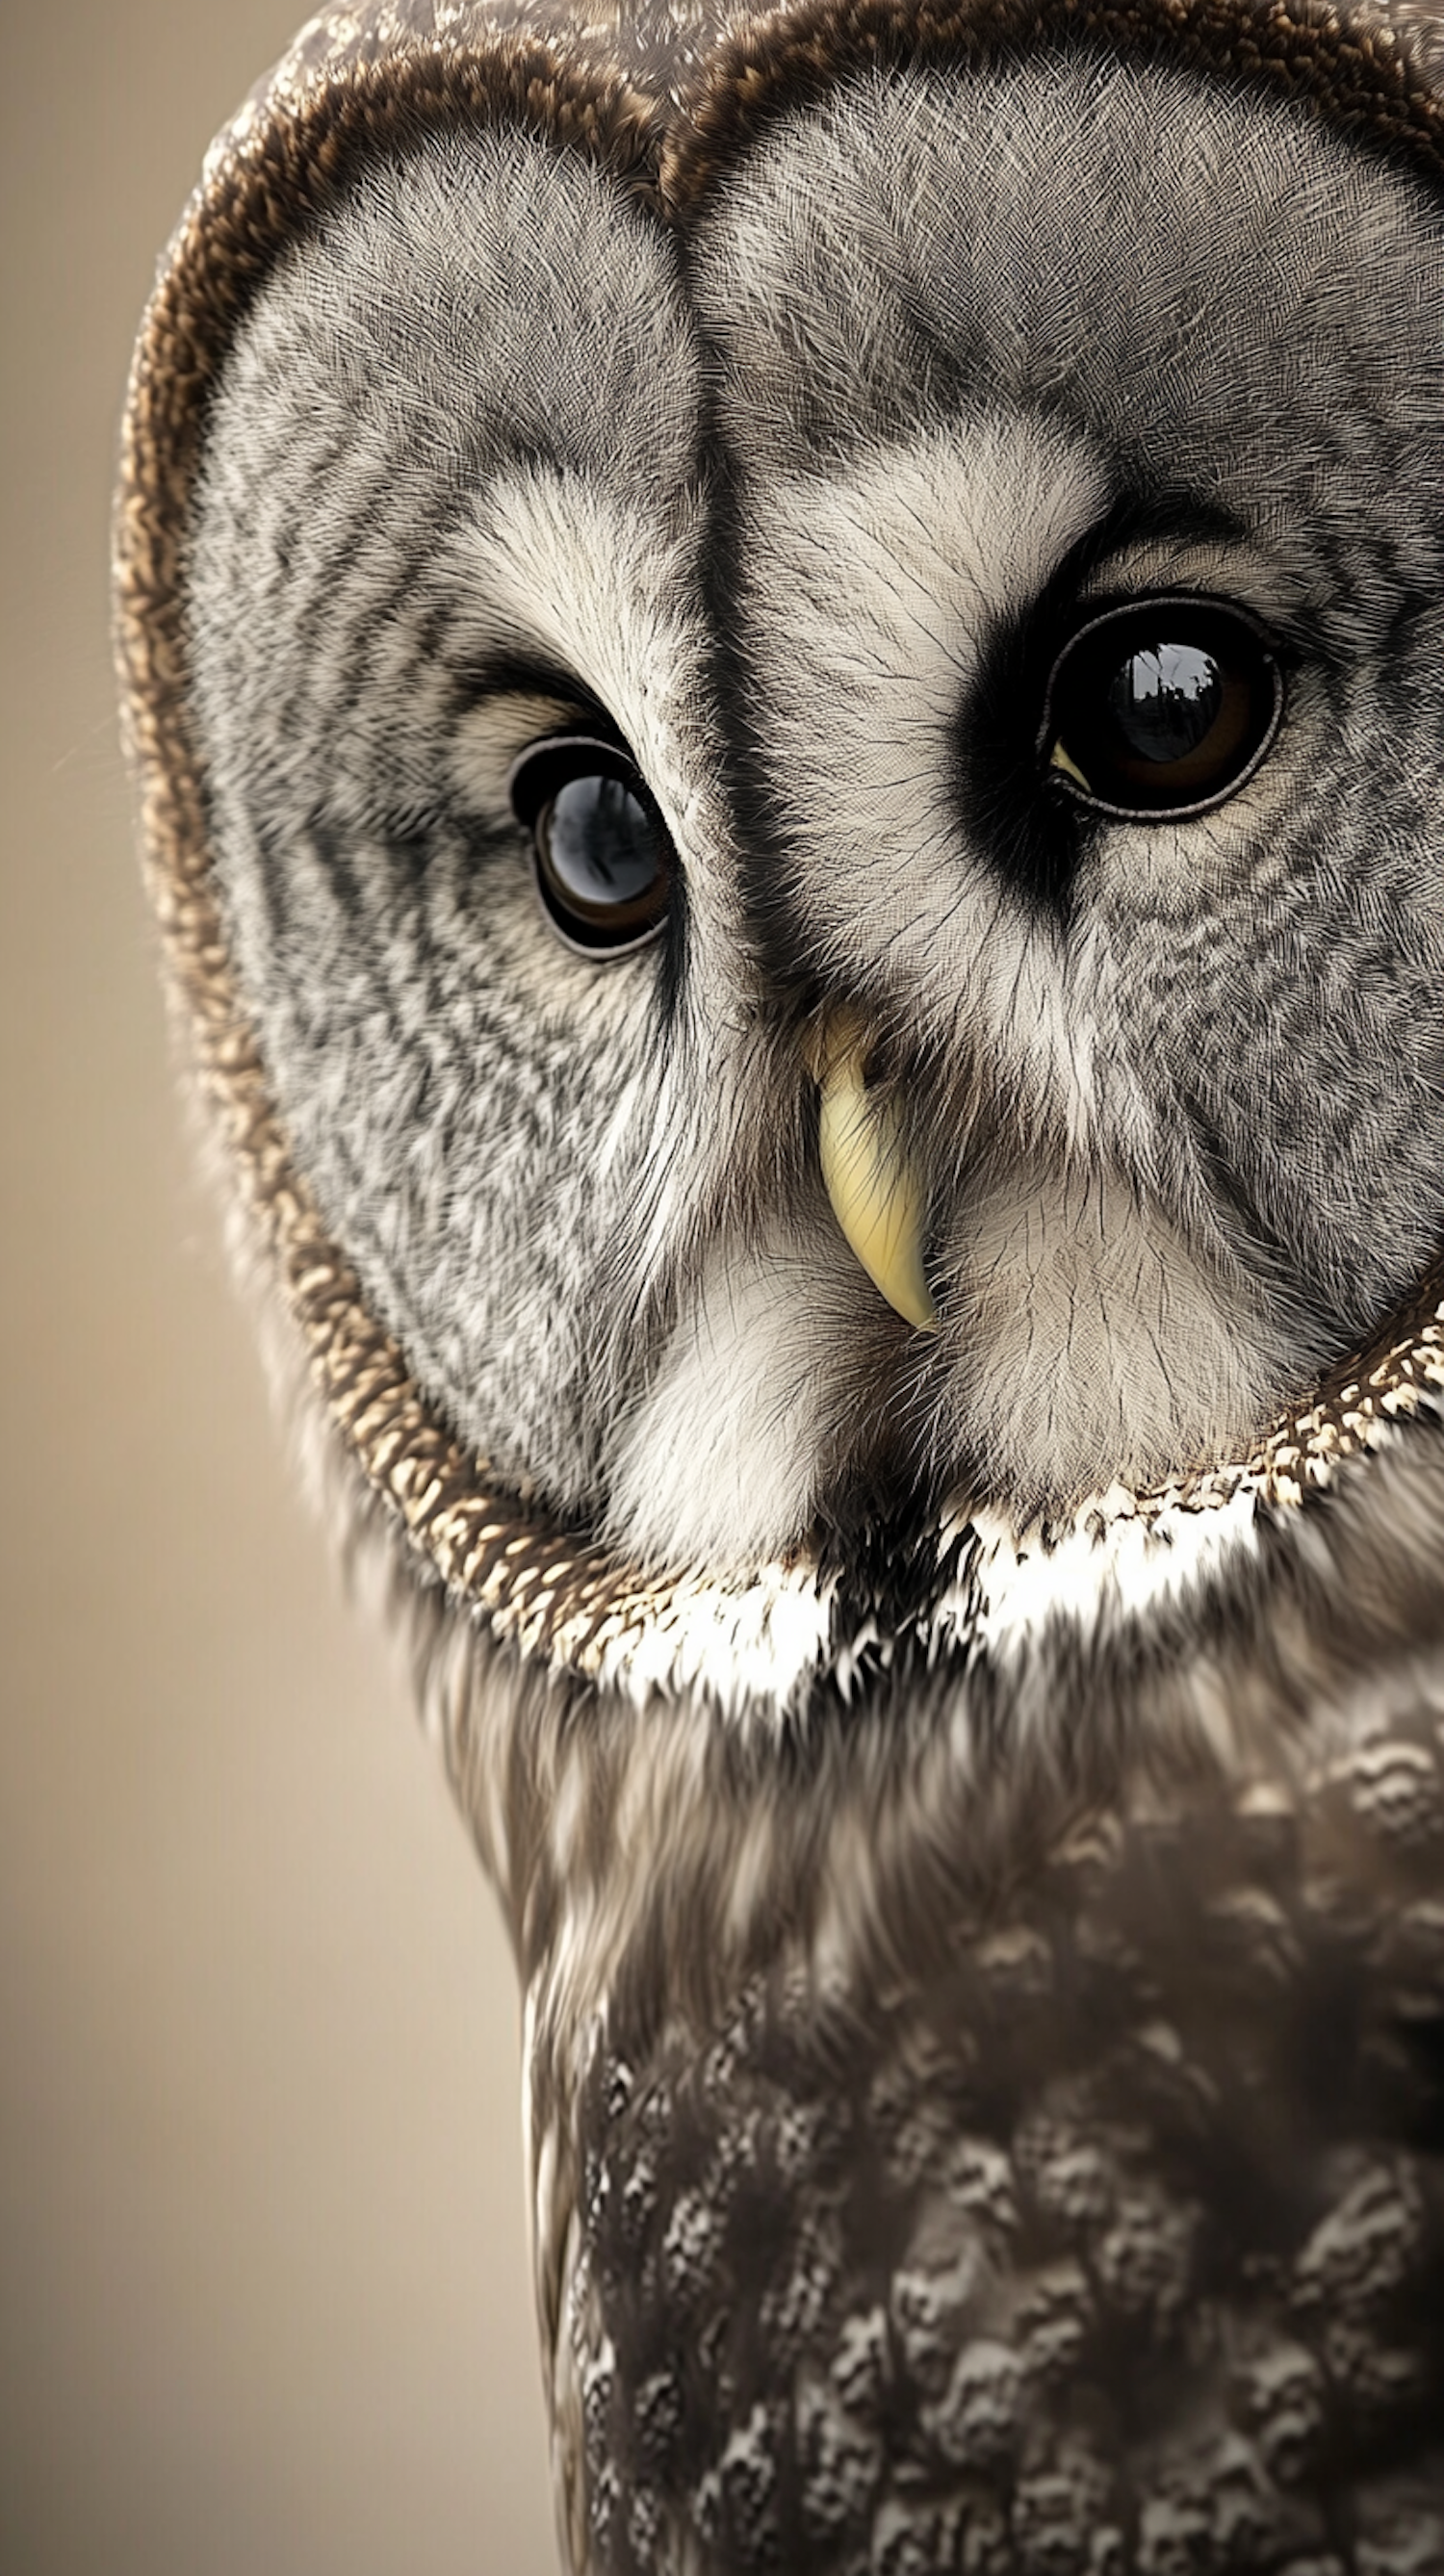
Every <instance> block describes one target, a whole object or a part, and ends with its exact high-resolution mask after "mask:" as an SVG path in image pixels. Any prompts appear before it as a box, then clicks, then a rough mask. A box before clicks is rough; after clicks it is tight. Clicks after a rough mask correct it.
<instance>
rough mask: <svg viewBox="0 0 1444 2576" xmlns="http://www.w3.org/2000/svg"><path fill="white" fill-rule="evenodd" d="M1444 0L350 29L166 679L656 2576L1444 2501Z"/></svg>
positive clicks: (288, 1362)
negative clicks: (471, 1839)
mask: <svg viewBox="0 0 1444 2576" xmlns="http://www.w3.org/2000/svg"><path fill="white" fill-rule="evenodd" d="M1441 77H1444V76H1441V54H1440V46H1439V40H1438V36H1437V33H1436V31H1435V29H1434V26H1433V23H1432V21H1431V20H1430V18H1429V17H1428V15H1427V14H1425V13H1420V12H1410V11H1406V10H1402V9H1401V10H1399V11H1398V12H1396V13H1395V14H1393V15H1392V16H1387V15H1384V14H1381V13H1374V12H1370V11H1368V10H1358V11H1354V12H1351V13H1350V14H1349V15H1348V16H1347V17H1340V16H1337V15H1335V14H1334V13H1333V12H1332V11H1330V10H1327V9H1323V8H1318V7H1314V6H1312V5H1309V0H1294V5H1293V6H1291V7H1290V8H1288V9H1283V8H1279V9H1267V10H1266V9H1262V8H1259V7H1256V6H1255V5H1253V0H1238V4H1237V5H1231V4H1230V5H1226V4H1225V0H1218V5H1212V0H1210V5H1206V6H1205V5H1202V0H1189V5H1185V6H1183V7H1182V8H1181V9H1178V10H1176V11H1175V10H1165V9H1163V8H1162V7H1159V8H1157V9H1149V8H1143V9H1138V10H1133V9H1129V10H1125V9H1122V8H1119V9H1110V8H1107V7H1100V8H1099V9H1097V10H1094V11H1089V12H1084V11H1080V10H1078V9H1076V8H1073V7H1071V6H1068V5H1065V0H1058V5H1053V0H1039V5H1026V6H1025V5H1020V0H995V5H989V6H983V5H978V0H975V5H973V6H964V7H961V8H959V9H958V10H956V11H951V12H943V13H941V14H939V13H927V12H922V11H914V10H911V9H909V8H908V7H906V6H903V5H901V0H893V5H883V0H866V5H862V6H860V7H858V8H856V9H852V10H848V9H845V8H841V7H839V6H837V5H836V0H807V5H804V6H798V7H792V8H784V9H782V10H780V11H779V12H777V13H776V14H775V15H773V16H770V17H767V18H762V17H754V16H751V15H748V14H746V13H742V12H737V11H732V12H728V11H721V12H718V13H716V14H713V13H712V12H711V11H710V10H707V9H702V8H699V9H697V10H688V9H684V8H682V7H680V6H679V7H678V8H677V10H676V11H675V13H671V12H667V11H662V12H659V13H652V14H648V13H645V12H644V13H641V14H637V15H632V16H629V17H628V18H627V19H626V20H625V21H619V22H617V23H615V24H614V23H612V21H611V20H610V19H609V18H606V17H601V18H598V19H596V20H584V19H582V18H580V17H579V18H577V19H576V20H571V19H568V18H567V17H566V16H565V15H563V14H562V13H561V12H559V11H558V12H552V13H547V12H542V13H540V14H538V13H535V12H534V13H531V14H530V15H528V16H527V17H526V18H525V19H523V18H521V17H520V16H515V17H514V16H513V15H512V14H511V13H510V12H508V11H506V10H502V9H498V10H496V11H486V10H483V9H481V8H477V7H472V6H470V5H457V6H454V7H450V8H447V9H441V8H438V9H436V10H435V11H433V10H432V9H431V8H429V7H426V8H423V7H421V6H420V5H419V0H417V5H415V6H412V5H409V4H408V5H404V6H396V7H385V8H377V9H375V10H373V11H370V12H367V11H364V10H363V11H360V12H354V11H349V10H348V11H346V12H344V13H342V12H338V13H334V14H333V15H332V16H331V17H329V18H323V19H321V20H318V21H316V22H315V24H314V25H313V27H312V28H311V29H309V30H307V31H306V33H305V34H304V35H303V36H302V37H301V38H300V39H298V41H297V46H296V48H295V49H294V51H293V54H292V55H291V56H290V57H288V58H287V61H286V62H285V63H284V64H283V65H282V66H281V67H280V69H279V71H278V72H277V73H276V74H274V75H273V76H272V78H271V80H270V82H269V83H267V84H265V85H263V86H262V88H261V89H260V90H259V91H258V92H257V93H256V95H255V97H254V98H253V99H252V101H251V102H249V103H248V106H247V107H246V109H245V110H244V111H243V112H242V114H241V116H240V117H239V118H238V119H237V120H236V122H235V123H234V125H233V126H232V127H231V128H230V129H228V132H227V134H226V135H225V136H224V137H223V138H222V140H221V142H220V144H219V145H218V146H217V147H216V150H215V152H214V153H213V155H212V159H211V161H210V163H209V164H208V166H207V173H206V177H205V179H204V181H203V183H202V187H201V189H200V191H199V193H198V196H197V198H196V200H195V202H194V204H193V206H192V208H191V210H190V212H189V214H188V215H187V218H186V219H185V222H184V223H183V225H182V228H181V230H180V232H179V234H178V235H177V239H176V242H175V244H174V246H173V249H172V253H171V256H170V259H169V262H168V264H167V266H166V267H165V268H164V269H163V271H162V276H161V282H160V285H159V287H158V289H157V294H156V298H155V300H154V302H153V304H152V307H151V309H150V313H149V315H148V317H147V321H146V324H145V327H144V330H143V333H142V338H141V343H140V347H139V351H138V355H137V362H136V370H135V376H134V380H133V387H132V397H131V408H130V413H129V418H128V429H127V449H126V465H125V477H124V482H123V487H122V497H121V512H120V519H119V554H120V573H119V600H120V636H121V649H122V659H123V666H124V674H125V681H126V689H127V706H128V713H129V720H130V725H131V731H132V738H133V741H134V745H135V750H136V756H137V766H138V771H139V775H140V780H141V785H142V793H143V798H144V806H145V821H146V837H147V850H148V856H149V863H150V868H151V874H152V882H153V884H154V887H155V890H156V896H157V901H158V905H159V908H160V913H161V918H162V922H163V926H164V929H165V934H166V940H167V950H168V957H169V961H170V966H171V971H172V975H173V980H174V985H175V989H176V992H177V994H178V996H179V998H180V1001H181V1004H182V1016H183V1020H184V1023H185V1026H186V1029H187V1031H188V1035H189V1040H190V1046H191V1053H192V1056H193V1060H194V1065H195V1070H196V1075H197V1078H198V1081H199V1084H200V1087H201V1089H202V1092H203V1094H204V1095H205V1097H206V1098H207V1099H208V1101H209V1102H210V1104H211V1106H212V1109H213V1111H214V1115H215V1122H216V1128H217V1132H218V1134H219V1135H220V1137H221V1138H222V1140H223V1143H224V1146H225V1149H226V1151H227V1153H228V1155H229V1158H230V1162H231V1164H232V1167H233V1169H234V1172H235V1176H236V1179H237V1183H238V1189H237V1204H238V1209H239V1227H238V1234H239V1239H240V1240H241V1243H242V1247H243V1252H244V1255H245V1257H246V1258H247V1260H248V1261H249V1263H250V1264H251V1266H252V1268H253V1269H254V1270H255V1271H256V1272H257V1274H258V1275H259V1276H260V1277H261V1279H262V1280H263V1282H264V1283H265V1287H266V1293H267V1297H268V1301H269V1308H270V1312H271V1315H272V1324H273V1334H272V1338H273V1340H274V1342H275V1344H276V1347H277V1350H278V1363H277V1364H278V1366H279V1367H280V1369H281V1371H282V1373H283V1376H284V1377H285V1380H286V1383H287V1385H288V1387H289V1389H290V1392H291V1396H292V1399H293V1401H294V1404H295V1407H296V1410H297V1414H298V1417H299V1418H301V1419H302V1420H303V1421H304V1422H305V1423H306V1424H307V1425H308V1426H309V1430H310V1439H311V1454H312V1457H313V1459H314V1461H315V1464H316V1467H317V1470H318V1473H319V1475H320V1477H321V1480H322V1483H323V1485H324V1487H325V1490H326V1491H327V1493H328V1494H329V1495H330V1497H331V1501H332V1504H333V1507H334V1508H335V1510H336V1512H337V1515H338V1517H339V1519H340V1521H341V1523H342V1525H343V1527H344V1529H345V1531H346V1533H347V1535H348V1539H349V1541H350V1543H351V1544H353V1545H356V1546H360V1547H362V1548H364V1549H366V1550H369V1551H371V1552H372V1553H374V1554H375V1555H376V1556H377V1557H378V1558H379V1559H380V1560H381V1562H382V1563H383V1565H384V1566H385V1567H386V1569H387V1571H388V1576H389V1580H390V1585H391V1597H392V1599H393V1602H394V1604H395V1607H396V1611H397V1615H398V1616H399V1617H400V1618H401V1619H402V1620H403V1621H405V1622H406V1623H407V1625H408V1627H409V1630H410V1633H411V1635H412V1637H413V1639H414V1645H415V1652H416V1659H417V1670H418V1676H419V1682H420V1687H421V1691H422V1695H423V1699H424V1703H425V1705H426V1707H427V1710H428V1712H429V1713H430V1715H431V1717H432V1719H433V1721H434V1724H435V1727H436V1731H437V1733H438V1735H439V1737H440V1740H441V1742H442V1743H443V1745H444V1748H445V1752H446V1758H447V1761H448V1764H449V1767H450V1770H451V1773H452V1777H453V1779H454V1782H455V1784H456V1787H457V1791H458V1794H459V1796H460V1798H461V1800H462V1803H463V1806H464V1808H465V1810H466V1813H467V1815H468V1817H469V1819H470V1821H471V1823H472V1826H473V1829H474V1831H475V1833H476V1836H477V1839H478V1843H479V1845H480V1848H481V1852H482V1856H483V1858H484V1861H485V1863H486V1865H487V1867H488V1869H489V1870H490V1872H491V1873H492V1875H493V1877H494V1879H495V1882H496V1884H497V1887H498V1889H499V1892H500V1894H501V1898H502V1902H503V1904H504V1906H505V1908H506V1910H507V1913H508V1917H509V1920H510V1922H511V1925H512V1928H513V1932H514V1937H515V1941H516V1946H517V1953H518V1958H519V1962H520V1967H521V1973H522V1977H523V1981H524V1986H525V1995H526V2034H527V2035H526V2069H525V2078H526V2118H527V2127H528V2138H529V2144H530V2155H531V2169H532V2177H533V2185H534V2195H535V2206H534V2221H535V2244H536V2262H537V2279H538V2296H539V2304H540V2312H541V2317H542V2326H543V2348H544V2368H545V2371H546V2375H547V2382H548V2391H549V2398H550V2404H551V2410H552V2423H553V2439H554V2457H555V2466H556V2478H557V2492H558V2507H559V2522H560V2528H561V2534H562V2543H563V2547H564V2550H565V2551H566V2553H567V2554H568V2556H569V2559H570V2562H571V2564H572V2566H573V2567H574V2568H575V2569H576V2570H578V2571H582V2570H589V2571H594V2576H603V2571H616V2576H643V2571H651V2570H664V2569H665V2570H676V2571H679V2576H682V2571H698V2576H700V2571H703V2570H715V2571H723V2570H727V2571H732V2570H736V2571H743V2570H752V2569H759V2570H760V2569H764V2568H787V2569H797V2570H812V2569H816V2570H823V2569H826V2570H837V2571H839V2576H841V2572H842V2571H846V2576H864V2571H870V2576H915V2571H916V2576H929V2571H933V2570H937V2571H944V2570H968V2571H998V2576H1002V2571H1004V2570H1017V2571H1020V2576H1033V2571H1037V2576H1045V2571H1046V2576H1071V2571H1073V2570H1078V2571H1080V2576H1081V2571H1084V2570H1096V2571H1099V2576H1101V2571H1103V2570H1104V2569H1105V2568H1106V2569H1108V2570H1109V2571H1112V2570H1115V2569H1116V2570H1119V2571H1123V2570H1132V2569H1136V2570H1137V2571H1139V2576H1172V2571H1174V2570H1179V2571H1182V2570H1185V2569H1187V2570H1196V2571H1199V2576H1204V2571H1214V2570H1218V2571H1223V2570H1243V2569H1252V2568H1258V2569H1275V2568H1277V2569H1279V2570H1283V2569H1285V2568H1292V2569H1294V2570H1296V2571H1297V2576H1304V2570H1305V2569H1308V2570H1310V2571H1316V2576H1323V2572H1324V2571H1325V2570H1326V2569H1327V2570H1331V2571H1332V2570H1334V2569H1338V2570H1343V2569H1348V2570H1350V2571H1354V2576H1385V2571H1391V2576H1392V2571H1394V2570H1397V2571H1398V2572H1399V2576H1405V2571H1408V2576H1425V2571H1426V2570H1428V2569H1444V2436H1441V2433H1440V2424H1441V2421H1444V2112H1441V2096H1440V2084H1441V2080H1444V1868H1441V1860H1444V1572H1441V1564H1444V1559H1441V1553H1440V1542H1441V1538H1444V1427H1441V1423H1440V1419H1439V1398H1440V1390H1441V1388H1444V1306H1441V1295H1444V1270H1441V1247H1444V1009H1441V992H1444V821H1441V816H1444V686H1441V671H1444V130H1441V106H1440V94H1441Z"/></svg>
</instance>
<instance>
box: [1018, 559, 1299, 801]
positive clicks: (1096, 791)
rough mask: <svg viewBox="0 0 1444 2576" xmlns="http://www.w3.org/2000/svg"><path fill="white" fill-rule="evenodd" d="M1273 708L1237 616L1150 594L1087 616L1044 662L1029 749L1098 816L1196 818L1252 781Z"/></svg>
mask: <svg viewBox="0 0 1444 2576" xmlns="http://www.w3.org/2000/svg"><path fill="white" fill-rule="evenodd" d="M1282 703H1283V685H1282V678H1281V675H1280V671H1279V666H1278V663H1277V661H1276V660H1275V658H1274V655H1273V653H1272V652H1271V651H1270V649H1269V645H1268V643H1267V640H1266V639H1265V637H1264V635H1263V633H1262V632H1261V630H1260V629H1259V628H1258V627H1257V626H1256V625H1255V624H1254V622H1253V620H1252V618H1250V617H1248V616H1246V615H1245V614H1244V612H1243V611H1242V610H1241V609H1237V608H1227V607H1224V606H1223V605H1221V603H1220V602H1218V601H1216V600H1206V599H1149V600H1143V601H1139V602H1137V603H1136V604H1133V605H1130V606H1129V607H1127V608H1115V609H1110V610H1109V611H1108V612H1107V613H1106V615H1104V616H1102V617H1095V618H1093V619H1092V620H1091V621H1090V622H1089V624H1088V625H1086V626H1084V627H1082V628H1080V630H1079V632H1078V633H1077V634H1076V635H1075V636H1074V637H1073V638H1072V640H1071V642H1070V643H1068V644H1066V645H1065V646H1064V648H1063V651H1062V652H1061V653H1060V654H1059V656H1058V659H1057V661H1056V662H1055V663H1054V665H1053V669H1052V673H1051V675H1050V677H1049V681H1048V690H1047V696H1046V699H1045V702H1044V710H1043V727H1042V732H1041V734H1040V737H1039V749H1040V751H1041V753H1042V755H1043V758H1044V760H1045V761H1046V763H1047V764H1048V766H1049V767H1050V768H1052V769H1054V770H1057V771H1058V772H1059V774H1060V775H1061V777H1062V778H1063V779H1064V780H1065V781H1066V783H1067V785H1068V787H1069V789H1070V790H1071V792H1072V793H1073V795H1074V796H1075V797H1077V799H1078V801H1079V802H1080V803H1083V804H1087V805H1092V806H1095V807H1097V808H1098V809H1099V810H1100V811H1101V812H1103V813H1105V814H1131V815H1159V816H1162V815H1180V814H1201V813H1204V812H1206V810H1207V809H1208V807H1209V806H1211V805H1219V804H1222V802H1223V800H1224V798H1225V797H1228V796H1231V795H1232V794H1233V793H1234V791H1235V789H1236V788H1238V787H1241V786H1242V785H1243V782H1244V780H1245V779H1246V778H1248V777H1251V776H1252V774H1253V772H1254V770H1255V769H1256V768H1257V767H1258V764H1259V762H1260V761H1261V760H1262V758H1263V756H1264V753H1265V752H1266V751H1267V749H1268V746H1269V744H1270V743H1271V741H1272V740H1273V737H1274V733H1275V730H1276V728H1277V725H1278V720H1279V715H1280V711H1281V708H1282Z"/></svg>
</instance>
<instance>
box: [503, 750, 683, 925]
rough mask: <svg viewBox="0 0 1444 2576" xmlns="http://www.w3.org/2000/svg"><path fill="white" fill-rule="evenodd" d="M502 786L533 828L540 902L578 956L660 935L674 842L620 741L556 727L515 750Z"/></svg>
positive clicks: (518, 815)
mask: <svg viewBox="0 0 1444 2576" xmlns="http://www.w3.org/2000/svg"><path fill="white" fill-rule="evenodd" d="M508 786H509V790H510V794H511V803H512V811H513V813H514V814H515V815H516V818H517V821H518V822H519V823H523V824H525V825H526V827H527V829H528V830H529V831H530V833H531V836H532V867H533V871H534V874H535V878H536V890H537V895H538V897H539V899H540V902H541V907H542V910H543V912H544V913H545V914H546V917H547V922H548V925H549V926H550V928H551V929H552V930H553V931H554V932H555V934H556V936H557V937H558V939H560V940H561V941H562V942H563V944H564V946H566V947H568V948H572V949H575V950H577V951H578V953H579V954H580V955H582V956H584V957H630V956H631V955H632V953H633V951H634V950H635V949H638V948H645V947H646V946H647V944H648V942H649V941H651V940H653V939H657V938H659V937H660V936H661V931H662V925H663V922H664V920H665V918H666V912H667V900H668V896H669V893H670V890H671V882H672V864H673V863H672V849H671V844H670V842H669V841H668V838H667V834H666V831H665V829H664V828H663V824H662V818H661V816H660V815H659V813H658V811H657V808H656V805H655V803H654V802H653V799H652V798H651V796H650V795H649V794H648V792H647V789H646V787H645V785H644V783H643V781H642V778H641V776H640V774H639V772H638V770H637V767H636V764H635V763H634V762H633V761H631V760H630V759H629V758H628V756H627V754H626V753H625V752H624V751H622V750H619V749H618V747H617V745H616V744H615V743H610V742H604V741H601V740H597V739H594V738H593V737H591V736H590V735H587V734H578V733H571V734H557V735H554V736H551V737H549V738H548V739H547V740H546V741H545V742H534V743H533V744H532V745H531V747H530V749H529V750H527V751H524V752H523V753H522V756H521V758H520V760H518V761H517V762H516V763H515V764H514V766H513V768H512V772H511V776H510V779H509V781H508Z"/></svg>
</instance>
